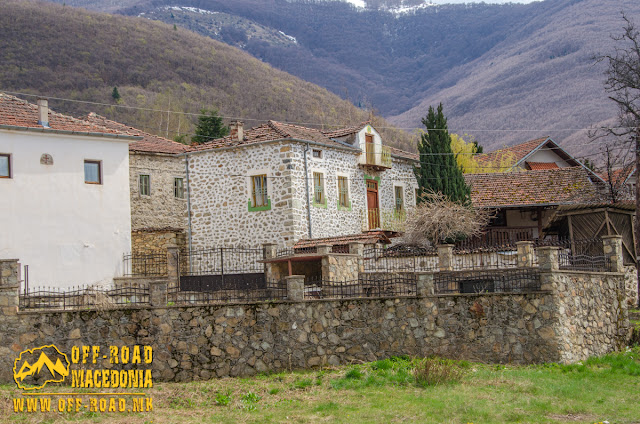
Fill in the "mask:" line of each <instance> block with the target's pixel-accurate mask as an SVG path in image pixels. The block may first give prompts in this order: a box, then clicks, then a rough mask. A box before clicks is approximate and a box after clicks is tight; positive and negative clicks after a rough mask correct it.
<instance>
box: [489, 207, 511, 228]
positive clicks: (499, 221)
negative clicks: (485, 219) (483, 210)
mask: <svg viewBox="0 0 640 424" xmlns="http://www.w3.org/2000/svg"><path fill="white" fill-rule="evenodd" d="M489 226H490V227H506V226H507V210H506V209H498V210H496V211H495V214H494V215H493V216H492V217H491V219H490V220H489Z"/></svg>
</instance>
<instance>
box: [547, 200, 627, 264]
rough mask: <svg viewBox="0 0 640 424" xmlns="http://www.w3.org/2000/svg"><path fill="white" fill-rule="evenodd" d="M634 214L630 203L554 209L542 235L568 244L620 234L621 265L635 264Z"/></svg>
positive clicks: (581, 205) (571, 206) (567, 206)
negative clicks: (563, 239) (567, 241)
mask: <svg viewBox="0 0 640 424" xmlns="http://www.w3.org/2000/svg"><path fill="white" fill-rule="evenodd" d="M635 214H636V212H635V204H634V203H631V202H621V203H615V204H612V203H602V204H574V205H562V206H558V208H557V210H556V214H555V216H554V217H553V218H552V220H551V223H550V224H549V225H548V226H547V228H546V231H545V232H546V233H550V232H553V233H557V234H558V235H559V236H560V237H563V238H564V237H567V238H569V239H570V240H571V243H573V242H574V241H575V240H587V239H596V238H600V237H602V236H613V235H620V236H622V253H623V256H624V263H625V264H635V263H636V253H635V246H636V239H635V231H634V220H635V219H634V218H635Z"/></svg>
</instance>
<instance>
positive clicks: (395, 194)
mask: <svg viewBox="0 0 640 424" xmlns="http://www.w3.org/2000/svg"><path fill="white" fill-rule="evenodd" d="M398 193H399V194H400V197H398ZM398 198H399V199H400V202H398ZM398 206H399V207H398ZM393 210H394V211H396V213H402V212H404V211H405V200H404V187H402V186H393Z"/></svg>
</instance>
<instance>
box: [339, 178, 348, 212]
mask: <svg viewBox="0 0 640 424" xmlns="http://www.w3.org/2000/svg"><path fill="white" fill-rule="evenodd" d="M350 206H351V205H350V202H349V181H348V180H347V177H340V176H338V207H339V208H348V207H350Z"/></svg>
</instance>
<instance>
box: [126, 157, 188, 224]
mask: <svg viewBox="0 0 640 424" xmlns="http://www.w3.org/2000/svg"><path fill="white" fill-rule="evenodd" d="M184 163H185V161H184V158H183V157H178V156H174V155H166V154H152V153H134V152H130V154H129V187H130V192H131V230H132V231H135V230H140V229H145V228H155V229H160V228H167V227H172V228H179V229H182V230H184V231H186V228H187V193H186V186H187V180H186V176H185V165H184ZM140 174H144V175H149V180H150V188H151V194H150V195H149V196H142V195H140V185H139V176H140ZM174 178H183V181H184V185H185V194H184V199H178V198H176V197H175V195H174V190H173V184H174Z"/></svg>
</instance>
